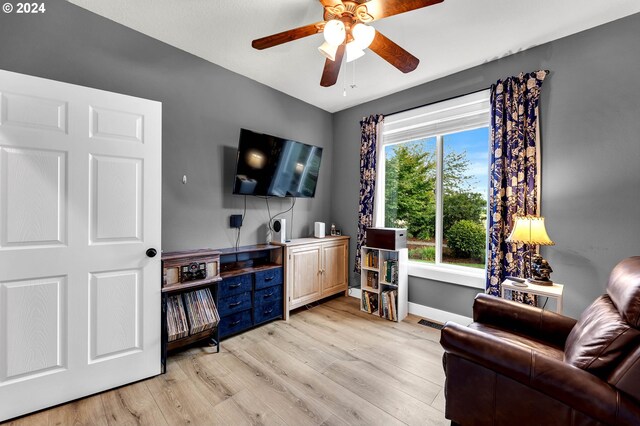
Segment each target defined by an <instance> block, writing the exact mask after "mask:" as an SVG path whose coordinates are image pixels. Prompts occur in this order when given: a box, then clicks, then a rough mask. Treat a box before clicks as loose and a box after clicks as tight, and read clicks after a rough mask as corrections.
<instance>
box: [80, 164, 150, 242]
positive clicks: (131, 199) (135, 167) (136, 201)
mask: <svg viewBox="0 0 640 426" xmlns="http://www.w3.org/2000/svg"><path fill="white" fill-rule="evenodd" d="M89 173H90V175H91V186H90V191H91V195H90V198H91V213H90V217H91V243H92V244H97V243H108V242H126V241H129V242H131V241H139V240H140V239H141V238H142V235H141V234H142V195H143V192H142V160H141V159H139V158H119V157H108V156H102V155H92V156H91V167H90V171H89Z"/></svg>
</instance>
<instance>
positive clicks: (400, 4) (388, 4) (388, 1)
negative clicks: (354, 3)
mask: <svg viewBox="0 0 640 426" xmlns="http://www.w3.org/2000/svg"><path fill="white" fill-rule="evenodd" d="M443 1H444V0H371V1H369V2H367V3H363V4H364V5H365V6H367V12H368V14H369V15H371V16H372V17H373V18H374V19H382V18H386V17H388V16H393V15H398V14H399V13H404V12H410V11H412V10H416V9H422V8H423V7H427V6H431V5H434V4H438V3H442V2H443Z"/></svg>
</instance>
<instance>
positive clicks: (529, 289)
mask: <svg viewBox="0 0 640 426" xmlns="http://www.w3.org/2000/svg"><path fill="white" fill-rule="evenodd" d="M514 284H518V283H515V282H514V281H511V280H504V281H503V282H502V293H501V296H502V298H503V299H504V291H505V290H511V291H519V292H520V293H529V294H534V295H536V296H544V297H550V298H553V299H556V312H557V313H559V314H561V313H562V292H563V290H564V285H563V284H558V283H553V285H537V284H527V286H526V287H518V286H516V285H514Z"/></svg>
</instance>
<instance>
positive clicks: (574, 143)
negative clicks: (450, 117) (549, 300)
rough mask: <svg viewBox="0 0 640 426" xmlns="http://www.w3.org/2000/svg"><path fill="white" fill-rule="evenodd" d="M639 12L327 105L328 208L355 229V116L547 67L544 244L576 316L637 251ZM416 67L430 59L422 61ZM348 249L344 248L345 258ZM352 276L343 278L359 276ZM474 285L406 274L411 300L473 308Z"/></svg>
mask: <svg viewBox="0 0 640 426" xmlns="http://www.w3.org/2000/svg"><path fill="white" fill-rule="evenodd" d="M638 28H640V14H636V15H633V16H630V17H627V18H625V19H622V20H619V21H616V22H613V23H610V24H607V25H604V26H601V27H598V28H594V29H592V30H589V31H586V32H583V33H580V34H576V35H573V36H570V37H567V38H564V39H561V40H557V41H554V42H551V43H548V44H545V45H542V46H539V47H536V48H533V49H530V50H527V51H524V52H521V53H517V54H515V55H512V56H508V57H506V58H502V59H498V60H495V61H493V62H489V63H486V64H483V65H481V66H478V67H475V68H472V69H469V70H465V71H463V72H460V73H457V74H454V75H451V76H448V77H445V78H442V79H439V80H437V81H433V82H430V83H427V84H424V85H422V86H418V87H415V88H413V89H409V90H406V91H403V92H400V93H396V94H393V95H390V96H387V97H384V98H381V99H377V100H375V101H372V102H369V103H366V104H363V105H359V106H356V107H353V108H351V109H348V110H345V111H341V112H339V113H336V114H334V127H333V132H334V133H333V134H334V144H335V149H334V156H333V170H334V178H333V179H334V180H333V203H332V210H331V212H332V214H331V217H332V218H333V219H334V220H336V221H337V222H339V223H340V224H342V226H343V227H344V228H345V232H346V233H347V234H350V235H355V234H356V229H357V228H356V221H357V209H358V204H357V200H358V183H357V182H358V164H359V151H358V150H359V141H360V129H359V120H360V119H361V118H362V117H363V116H367V115H369V114H377V113H382V114H389V113H393V112H395V111H398V110H403V109H407V108H412V107H416V106H419V105H422V104H426V103H430V102H436V101H439V100H442V99H446V98H449V97H452V96H457V95H461V94H465V93H468V92H472V91H475V90H479V89H483V88H487V87H489V86H490V85H491V84H492V83H494V82H495V81H496V80H498V79H499V78H503V77H508V76H511V75H516V74H518V73H520V72H528V71H533V70H537V69H549V70H550V71H551V74H550V75H549V76H548V77H547V80H545V83H544V86H543V88H542V98H541V109H542V115H541V128H542V215H543V216H545V217H546V224H547V230H548V232H549V235H550V236H551V238H552V239H553V240H554V241H555V243H556V245H555V246H553V247H548V248H544V249H543V251H542V254H543V256H545V257H546V258H547V259H548V260H549V263H550V264H551V266H552V267H553V269H554V274H553V277H552V278H553V279H554V280H555V281H557V282H562V283H565V285H566V287H565V313H567V314H568V315H571V316H577V315H579V313H580V312H581V311H582V310H583V309H584V308H585V307H586V306H587V305H588V304H589V303H591V301H593V299H595V298H596V297H597V296H598V295H600V294H602V293H603V292H604V289H605V286H606V282H607V277H608V275H609V272H610V271H611V269H612V268H613V266H614V265H615V264H616V263H617V262H618V261H619V260H621V259H623V258H625V257H628V256H632V255H640V101H639V99H640V31H638ZM420 66H429V65H428V61H423V62H422V64H421V65H420ZM354 254H355V248H354V247H352V257H353V255H354ZM357 283H358V281H357V276H355V275H354V276H352V278H351V285H357ZM475 293H476V291H475V290H473V289H469V288H465V287H461V286H456V285H451V284H446V283H440V282H433V281H428V280H423V279H420V278H414V277H412V278H411V279H410V285H409V299H410V301H412V302H416V303H420V304H424V305H427V306H431V307H434V308H437V309H443V310H447V311H450V312H455V313H458V314H461V315H466V316H471V304H472V300H473V297H474V295H475Z"/></svg>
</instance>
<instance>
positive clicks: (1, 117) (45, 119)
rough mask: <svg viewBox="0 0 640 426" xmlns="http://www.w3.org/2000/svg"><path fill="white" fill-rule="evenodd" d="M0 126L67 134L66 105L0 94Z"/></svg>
mask: <svg viewBox="0 0 640 426" xmlns="http://www.w3.org/2000/svg"><path fill="white" fill-rule="evenodd" d="M0 125H1V126H19V127H30V128H34V129H42V130H48V131H55V132H63V133H67V103H66V102H64V101H59V100H55V99H46V98H41V97H35V96H28V95H19V94H15V93H7V92H3V93H2V94H0Z"/></svg>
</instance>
